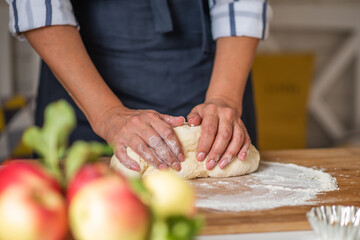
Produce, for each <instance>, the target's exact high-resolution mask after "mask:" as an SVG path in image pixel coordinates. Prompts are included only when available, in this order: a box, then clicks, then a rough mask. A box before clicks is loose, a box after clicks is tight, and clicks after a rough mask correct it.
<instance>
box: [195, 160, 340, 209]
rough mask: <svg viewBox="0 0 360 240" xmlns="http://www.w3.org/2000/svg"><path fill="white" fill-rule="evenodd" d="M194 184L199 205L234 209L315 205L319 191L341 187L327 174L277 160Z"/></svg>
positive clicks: (199, 180) (210, 207) (200, 206)
mask: <svg viewBox="0 0 360 240" xmlns="http://www.w3.org/2000/svg"><path fill="white" fill-rule="evenodd" d="M191 184H192V185H193V186H194V187H195V189H196V192H197V203H196V205H197V207H199V208H209V209H214V210H220V211H235V212H239V211H251V210H260V209H271V208H276V207H282V206H295V205H306V204H314V203H315V202H314V200H316V195H317V194H319V193H321V192H326V191H333V190H337V189H338V188H337V182H336V179H335V178H334V177H332V176H331V175H330V174H328V173H325V172H322V171H319V170H314V169H312V168H306V167H301V166H298V165H295V164H284V163H274V162H261V163H260V167H259V169H258V170H257V171H256V172H254V173H252V174H250V175H245V176H240V177H234V178H228V179H227V181H225V179H221V178H219V179H216V178H213V179H211V180H209V179H197V180H196V181H192V182H191ZM210 189H211V190H210ZM214 192H216V194H214Z"/></svg>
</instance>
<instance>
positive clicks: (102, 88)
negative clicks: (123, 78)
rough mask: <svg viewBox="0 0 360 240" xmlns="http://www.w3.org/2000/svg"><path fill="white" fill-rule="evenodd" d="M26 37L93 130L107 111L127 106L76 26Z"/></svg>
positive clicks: (33, 31)
mask: <svg viewBox="0 0 360 240" xmlns="http://www.w3.org/2000/svg"><path fill="white" fill-rule="evenodd" d="M25 36H26V38H27V39H28V41H29V42H30V44H31V45H32V46H33V48H34V49H35V50H36V51H37V52H38V53H39V55H40V56H41V58H42V59H43V60H44V61H45V62H46V63H47V64H48V66H49V67H50V69H51V70H52V72H53V73H54V75H55V76H56V78H57V79H58V80H59V81H60V83H61V84H62V85H63V86H64V88H65V89H66V90H67V91H68V93H69V94H70V95H71V97H72V98H73V99H74V101H75V102H76V103H77V105H78V106H79V108H80V109H81V110H82V111H83V112H84V114H85V115H86V117H87V118H88V120H89V122H90V123H91V125H92V126H93V128H94V126H96V124H97V121H98V118H99V117H100V116H102V115H104V114H105V113H106V112H107V111H109V110H110V109H112V108H114V107H117V106H120V107H123V105H122V104H121V102H120V100H119V99H118V98H117V97H116V96H115V94H114V93H113V92H112V91H111V90H110V89H109V87H108V86H107V85H106V83H105V82H104V80H103V79H102V77H101V76H100V74H99V73H98V71H97V70H96V68H95V66H94V64H93V63H92V61H91V59H90V57H89V56H88V54H87V52H86V49H85V47H84V44H83V42H82V39H81V37H80V34H79V32H78V31H77V29H76V28H75V27H72V26H51V27H44V28H39V29H35V30H31V31H28V32H25Z"/></svg>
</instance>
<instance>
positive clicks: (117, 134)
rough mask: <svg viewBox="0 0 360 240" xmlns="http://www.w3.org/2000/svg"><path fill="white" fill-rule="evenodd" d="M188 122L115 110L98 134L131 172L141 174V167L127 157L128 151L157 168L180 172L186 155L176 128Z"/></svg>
mask: <svg viewBox="0 0 360 240" xmlns="http://www.w3.org/2000/svg"><path fill="white" fill-rule="evenodd" d="M184 121H185V119H184V118H183V117H172V116H169V115H164V114H160V113H158V112H156V111H153V110H132V109H127V108H124V107H114V108H112V109H111V110H109V111H108V112H107V113H106V114H104V115H103V116H102V117H101V119H99V121H98V124H97V127H96V128H94V130H95V132H96V133H97V134H98V135H99V136H101V137H102V138H104V139H105V140H106V141H107V142H108V143H109V144H111V145H112V146H113V148H114V154H115V156H116V157H117V158H118V159H119V160H120V162H121V163H122V164H123V165H124V166H126V167H127V168H129V169H132V170H135V171H140V166H139V164H138V163H137V162H136V161H134V160H133V159H131V158H130V157H129V156H128V155H127V152H126V148H127V147H130V148H131V149H132V150H133V151H134V152H136V153H137V154H138V155H139V156H140V157H141V158H142V159H144V160H145V161H146V162H148V163H149V164H151V165H152V166H154V167H155V168H159V169H166V168H168V167H171V168H173V169H175V170H176V171H180V170H181V166H180V163H181V162H183V161H184V154H183V151H182V148H181V144H180V142H179V140H178V138H177V136H176V134H175V131H174V130H173V127H177V126H181V125H182V124H183V123H184Z"/></svg>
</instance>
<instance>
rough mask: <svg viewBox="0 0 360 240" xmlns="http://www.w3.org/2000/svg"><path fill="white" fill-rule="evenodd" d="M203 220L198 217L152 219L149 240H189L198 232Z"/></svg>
mask: <svg viewBox="0 0 360 240" xmlns="http://www.w3.org/2000/svg"><path fill="white" fill-rule="evenodd" d="M203 225H204V220H203V218H202V217H200V216H196V217H194V218H189V217H186V216H174V217H170V218H168V219H166V220H164V219H156V218H155V219H154V221H153V225H152V227H151V232H150V238H149V239H150V240H191V239H194V238H195V236H196V234H198V233H199V232H200V230H201V229H202V227H203Z"/></svg>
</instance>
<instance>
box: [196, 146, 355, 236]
mask: <svg viewBox="0 0 360 240" xmlns="http://www.w3.org/2000/svg"><path fill="white" fill-rule="evenodd" d="M260 154H261V161H269V162H279V163H294V164H296V165H300V166H304V167H311V168H314V169H319V170H320V169H321V170H322V171H324V172H327V173H330V174H331V175H332V176H333V177H335V178H336V180H337V182H338V187H339V190H336V191H331V192H326V193H324V194H321V195H318V196H317V202H316V204H313V205H304V206H288V207H280V208H275V209H270V210H258V211H243V212H223V211H214V210H210V209H199V212H200V213H201V214H202V215H203V216H204V217H205V221H206V226H205V228H204V230H203V232H202V234H203V235H209V234H230V233H250V232H273V231H292V230H308V229H311V227H310V225H309V223H308V222H307V219H306V212H307V211H309V210H310V208H312V207H313V206H316V205H335V204H336V205H337V204H341V205H355V206H358V207H360V148H331V149H313V150H281V151H263V152H261V153H260ZM192 181H195V182H196V181H199V180H192ZM202 181H203V180H202ZM207 181H216V179H209V180H207ZM222 181H223V179H222ZM197 190H198V191H199V190H200V191H201V190H203V189H197ZM207 191H214V190H212V189H207ZM213 193H214V194H216V192H213Z"/></svg>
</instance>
